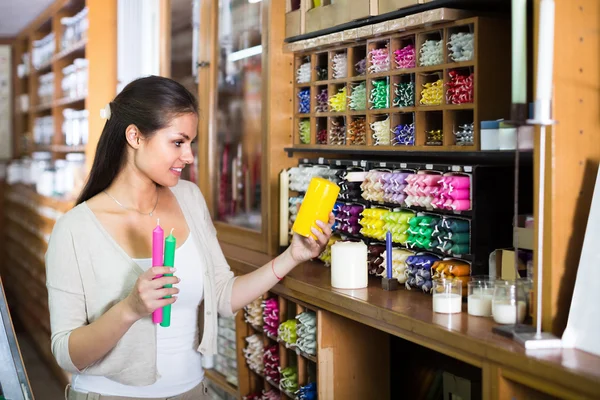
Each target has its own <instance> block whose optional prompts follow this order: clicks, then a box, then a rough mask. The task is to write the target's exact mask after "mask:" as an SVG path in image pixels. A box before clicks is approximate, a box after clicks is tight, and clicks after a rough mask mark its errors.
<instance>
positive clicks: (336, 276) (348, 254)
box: [331, 242, 369, 289]
mask: <svg viewBox="0 0 600 400" xmlns="http://www.w3.org/2000/svg"><path fill="white" fill-rule="evenodd" d="M368 276H369V273H368V268H367V245H366V244H364V243H363V242H336V243H334V244H333V246H331V286H332V287H334V288H337V289H363V288H366V287H367V285H368Z"/></svg>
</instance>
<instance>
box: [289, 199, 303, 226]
mask: <svg viewBox="0 0 600 400" xmlns="http://www.w3.org/2000/svg"><path fill="white" fill-rule="evenodd" d="M303 200H304V196H298V197H290V199H289V205H288V211H289V229H290V234H291V233H292V232H291V230H292V225H293V224H294V222H295V221H296V218H297V217H298V210H299V209H300V205H301V204H302V201H303Z"/></svg>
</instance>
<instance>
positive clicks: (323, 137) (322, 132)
mask: <svg viewBox="0 0 600 400" xmlns="http://www.w3.org/2000/svg"><path fill="white" fill-rule="evenodd" d="M317 144H327V129H325V128H322V129H319V130H317Z"/></svg>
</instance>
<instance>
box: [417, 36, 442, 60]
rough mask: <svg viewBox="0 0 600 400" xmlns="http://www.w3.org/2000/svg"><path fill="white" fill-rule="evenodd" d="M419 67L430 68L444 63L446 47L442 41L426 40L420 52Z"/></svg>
mask: <svg viewBox="0 0 600 400" xmlns="http://www.w3.org/2000/svg"><path fill="white" fill-rule="evenodd" d="M419 52H420V55H419V65H420V66H421V67H428V66H431V65H438V64H441V63H443V62H444V47H443V44H442V41H441V40H426V41H425V43H423V44H422V45H421V50H420V51H419Z"/></svg>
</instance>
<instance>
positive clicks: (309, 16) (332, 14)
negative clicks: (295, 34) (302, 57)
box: [306, 0, 377, 33]
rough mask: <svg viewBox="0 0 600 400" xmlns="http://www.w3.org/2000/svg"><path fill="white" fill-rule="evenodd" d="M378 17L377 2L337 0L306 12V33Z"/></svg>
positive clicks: (374, 0)
mask: <svg viewBox="0 0 600 400" xmlns="http://www.w3.org/2000/svg"><path fill="white" fill-rule="evenodd" d="M371 15H377V0H337V1H336V2H335V3H334V4H328V5H323V6H321V7H313V8H311V9H309V10H307V11H306V33H310V32H315V31H319V30H321V29H326V28H331V27H333V26H337V25H341V24H345V23H346V22H351V21H356V20H359V19H363V18H367V17H370V16H371Z"/></svg>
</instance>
